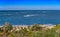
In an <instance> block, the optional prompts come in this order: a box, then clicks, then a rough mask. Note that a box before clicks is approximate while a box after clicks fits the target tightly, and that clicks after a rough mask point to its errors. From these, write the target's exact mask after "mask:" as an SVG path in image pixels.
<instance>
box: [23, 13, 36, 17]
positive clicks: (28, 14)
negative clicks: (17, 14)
mask: <svg viewBox="0 0 60 37" xmlns="http://www.w3.org/2000/svg"><path fill="white" fill-rule="evenodd" d="M33 16H37V14H31V15H29V14H27V15H24V17H33Z"/></svg>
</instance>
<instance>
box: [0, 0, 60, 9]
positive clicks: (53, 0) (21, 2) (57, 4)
mask: <svg viewBox="0 0 60 37" xmlns="http://www.w3.org/2000/svg"><path fill="white" fill-rule="evenodd" d="M0 10H60V0H0Z"/></svg>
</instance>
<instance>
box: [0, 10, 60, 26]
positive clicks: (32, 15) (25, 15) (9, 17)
mask: <svg viewBox="0 0 60 37" xmlns="http://www.w3.org/2000/svg"><path fill="white" fill-rule="evenodd" d="M5 22H10V23H11V24H13V25H32V24H60V10H0V25H3V24H4V23H5Z"/></svg>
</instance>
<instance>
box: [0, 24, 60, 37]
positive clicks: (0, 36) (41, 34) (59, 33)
mask: <svg viewBox="0 0 60 37" xmlns="http://www.w3.org/2000/svg"><path fill="white" fill-rule="evenodd" d="M0 37H60V24H57V25H55V26H53V27H52V28H51V29H49V28H47V26H46V27H45V26H44V27H42V26H40V24H34V25H32V26H27V27H13V26H12V24H10V23H5V24H4V26H3V27H0Z"/></svg>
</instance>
